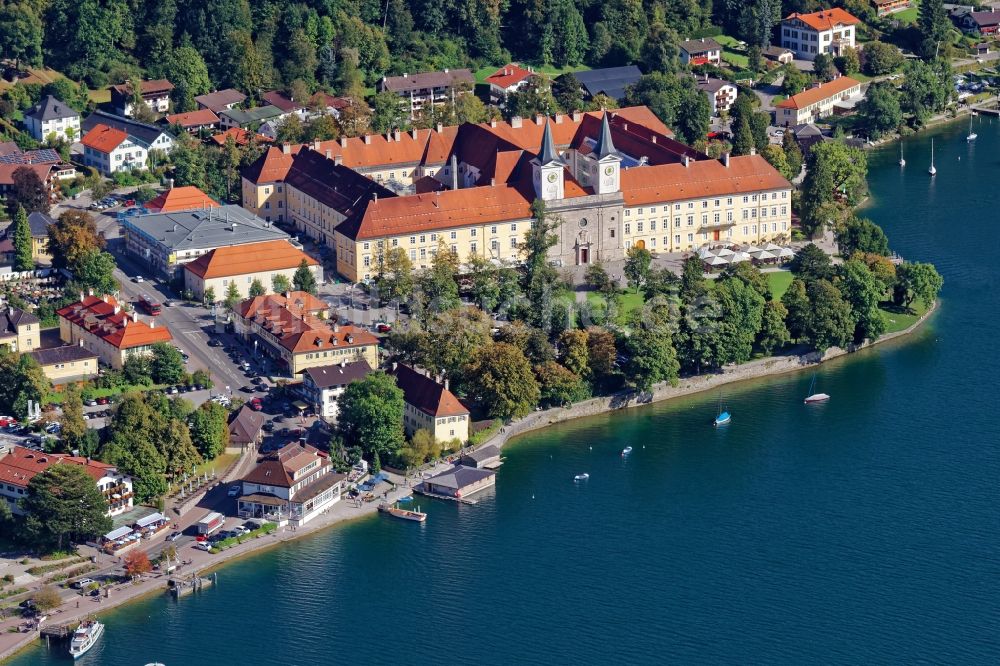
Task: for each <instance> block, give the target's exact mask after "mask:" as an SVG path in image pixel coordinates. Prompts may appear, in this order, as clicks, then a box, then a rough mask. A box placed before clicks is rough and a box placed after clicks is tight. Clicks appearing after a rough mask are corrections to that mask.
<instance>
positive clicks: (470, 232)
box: [469, 229, 476, 238]
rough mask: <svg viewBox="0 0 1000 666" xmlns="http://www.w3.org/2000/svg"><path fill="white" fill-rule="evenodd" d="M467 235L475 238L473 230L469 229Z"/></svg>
mask: <svg viewBox="0 0 1000 666" xmlns="http://www.w3.org/2000/svg"><path fill="white" fill-rule="evenodd" d="M469 235H470V236H472V237H473V238H475V237H476V230H475V229H469Z"/></svg>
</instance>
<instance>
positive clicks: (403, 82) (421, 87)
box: [377, 69, 476, 120]
mask: <svg viewBox="0 0 1000 666" xmlns="http://www.w3.org/2000/svg"><path fill="white" fill-rule="evenodd" d="M475 84H476V79H475V77H474V76H473V75H472V72H470V71H469V70H468V69H455V70H448V69H445V70H444V71H441V72H421V73H419V74H407V73H405V72H404V73H403V75H402V76H384V77H382V80H381V81H379V82H378V84H377V88H378V91H379V92H391V93H393V94H394V95H396V96H398V97H399V98H400V102H401V103H402V105H403V107H404V108H405V109H406V112H407V113H408V114H409V117H410V119H411V120H413V119H415V118H417V117H419V116H420V115H421V113H422V112H423V111H424V110H425V109H426V108H427V107H433V106H443V105H445V104H454V103H455V97H456V95H461V94H471V93H472V89H473V87H474V86H475Z"/></svg>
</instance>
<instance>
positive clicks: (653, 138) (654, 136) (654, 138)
mask: <svg viewBox="0 0 1000 666" xmlns="http://www.w3.org/2000/svg"><path fill="white" fill-rule="evenodd" d="M649 140H650V141H652V142H653V143H656V135H655V134H653V135H652V136H650V137H649Z"/></svg>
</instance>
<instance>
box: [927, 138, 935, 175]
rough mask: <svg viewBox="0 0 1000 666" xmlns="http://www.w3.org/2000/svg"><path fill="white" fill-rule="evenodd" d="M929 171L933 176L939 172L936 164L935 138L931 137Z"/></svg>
mask: <svg viewBox="0 0 1000 666" xmlns="http://www.w3.org/2000/svg"><path fill="white" fill-rule="evenodd" d="M927 173H929V174H930V175H932V176H933V175H936V174H937V167H935V166H934V139H931V166H930V168H929V169H927Z"/></svg>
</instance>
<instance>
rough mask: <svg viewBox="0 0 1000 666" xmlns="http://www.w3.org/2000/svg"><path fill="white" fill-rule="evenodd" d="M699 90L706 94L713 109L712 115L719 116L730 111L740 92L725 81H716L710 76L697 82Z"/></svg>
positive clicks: (700, 78)
mask: <svg viewBox="0 0 1000 666" xmlns="http://www.w3.org/2000/svg"><path fill="white" fill-rule="evenodd" d="M697 83H698V90H700V91H702V92H703V93H705V96H706V97H708V103H709V105H710V106H711V107H712V115H713V116H717V115H719V114H720V113H722V112H724V111H729V107H731V106H732V105H733V102H735V101H736V96H737V95H738V94H739V90H738V89H737V88H736V86H735V85H733V84H732V83H730V82H729V81H724V80H723V79H715V78H712V77H710V76H703V77H699V78H698V80H697Z"/></svg>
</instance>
